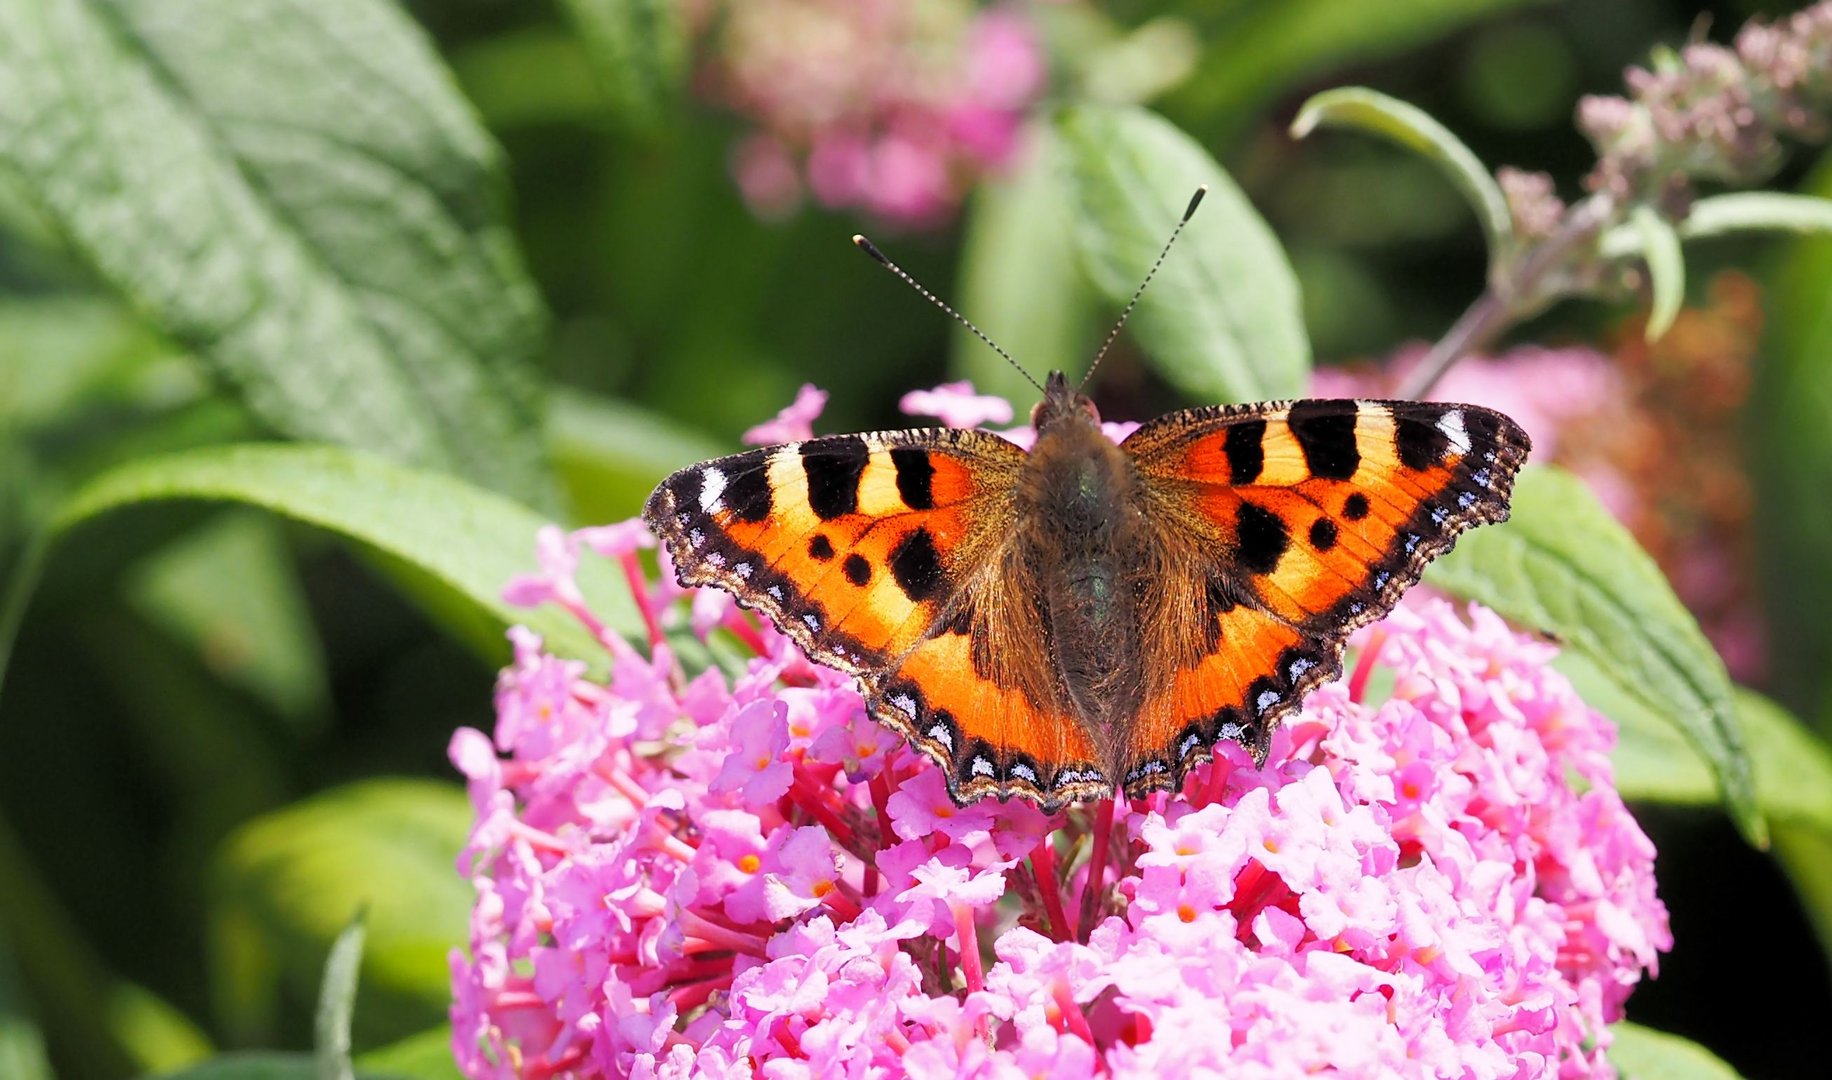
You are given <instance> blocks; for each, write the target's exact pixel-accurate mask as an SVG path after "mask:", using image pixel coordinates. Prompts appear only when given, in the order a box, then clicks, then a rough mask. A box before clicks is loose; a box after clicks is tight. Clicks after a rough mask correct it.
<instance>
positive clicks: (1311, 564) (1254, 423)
mask: <svg viewBox="0 0 1832 1080" xmlns="http://www.w3.org/2000/svg"><path fill="white" fill-rule="evenodd" d="M1528 447H1529V442H1528V439H1527V436H1526V433H1525V432H1524V431H1522V430H1521V429H1520V427H1519V426H1518V425H1516V424H1515V423H1514V422H1513V421H1512V420H1509V419H1508V418H1507V417H1505V416H1502V415H1501V414H1500V413H1496V412H1493V411H1491V410H1488V409H1482V408H1478V407H1475V406H1470V405H1440V404H1433V403H1426V402H1380V401H1300V402H1295V403H1282V402H1275V403H1270V404H1265V405H1252V406H1237V407H1223V408H1211V409H1194V410H1190V411H1187V412H1179V413H1172V414H1170V415H1167V416H1164V417H1161V418H1159V419H1158V420H1155V421H1153V422H1151V423H1149V424H1147V425H1145V426H1144V427H1141V428H1140V429H1139V430H1138V431H1137V432H1135V433H1134V434H1133V435H1132V437H1131V438H1129V439H1127V440H1126V442H1125V444H1124V446H1123V448H1124V449H1125V450H1127V451H1128V452H1129V453H1131V454H1132V455H1133V459H1134V461H1135V463H1136V465H1137V467H1138V469H1139V472H1140V474H1141V475H1142V476H1143V477H1144V478H1145V482H1146V487H1147V490H1148V493H1149V494H1148V497H1149V499H1150V500H1151V501H1150V510H1149V511H1148V513H1150V514H1151V515H1152V516H1153V518H1154V519H1155V520H1157V521H1158V522H1159V527H1160V532H1161V534H1162V536H1163V542H1164V543H1165V545H1166V546H1167V548H1168V549H1169V550H1170V551H1171V552H1172V557H1171V562H1172V564H1173V565H1176V566H1179V567H1180V568H1181V569H1180V570H1179V571H1178V574H1177V576H1179V577H1180V578H1184V579H1187V580H1185V581H1184V582H1183V588H1184V590H1185V591H1187V592H1188V593H1189V594H1190V596H1189V602H1187V603H1174V602H1173V603H1166V604H1165V605H1163V607H1162V610H1163V611H1164V612H1165V613H1166V614H1165V615H1164V617H1163V620H1162V625H1160V626H1158V627H1155V628H1153V627H1147V628H1145V630H1146V636H1147V638H1148V639H1151V638H1152V637H1153V636H1154V635H1155V636H1156V638H1157V639H1159V640H1161V641H1162V642H1163V643H1164V648H1163V649H1161V650H1160V654H1161V655H1168V656H1171V657H1174V658H1175V660H1174V662H1172V663H1169V664H1165V665H1162V667H1163V669H1164V670H1163V671H1162V672H1160V673H1159V674H1158V676H1157V677H1156V678H1155V679H1154V682H1153V688H1154V695H1153V697H1152V698H1151V700H1150V702H1149V703H1148V705H1147V708H1146V709H1145V710H1144V712H1143V714H1142V715H1141V717H1140V720H1139V723H1138V724H1137V725H1136V726H1135V728H1134V730H1133V731H1132V733H1131V735H1132V747H1133V750H1132V760H1131V764H1130V766H1129V769H1128V774H1127V775H1128V781H1127V782H1128V786H1129V787H1134V786H1135V785H1136V786H1137V788H1138V790H1141V791H1142V790H1150V789H1151V788H1153V787H1170V786H1174V784H1175V783H1177V782H1180V781H1181V778H1182V774H1183V772H1184V771H1186V770H1187V768H1188V767H1189V765H1191V764H1193V763H1194V762H1195V761H1197V760H1201V759H1203V758H1206V757H1207V756H1208V755H1207V754H1206V753H1198V751H1197V750H1196V749H1195V745H1196V744H1195V742H1193V741H1192V740H1193V739H1195V740H1206V741H1207V743H1208V744H1211V745H1212V743H1213V742H1214V741H1215V740H1216V739H1231V740H1234V741H1238V742H1241V743H1242V744H1243V745H1245V746H1246V747H1247V748H1248V749H1249V750H1250V751H1252V753H1253V755H1254V757H1255V759H1256V760H1263V759H1264V756H1265V753H1266V747H1267V744H1268V741H1269V738H1270V732H1271V729H1272V726H1273V725H1274V724H1275V723H1276V722H1277V720H1278V719H1279V718H1280V717H1281V716H1282V715H1283V714H1284V713H1286V712H1289V711H1290V710H1291V709H1292V708H1295V707H1296V705H1297V703H1298V702H1299V701H1300V700H1301V699H1302V697H1303V695H1304V694H1305V693H1307V692H1308V691H1309V690H1310V689H1311V688H1313V687H1314V686H1316V685H1318V684H1319V683H1321V682H1323V681H1326V680H1327V679H1329V678H1333V677H1334V676H1335V675H1336V674H1338V673H1339V672H1340V669H1341V656H1342V647H1343V642H1344V641H1345V640H1346V638H1347V637H1348V634H1349V633H1350V632H1351V631H1352V630H1354V629H1355V628H1356V627H1359V626H1361V625H1364V624H1366V623H1368V622H1371V621H1373V620H1375V619H1377V618H1379V617H1380V616H1382V615H1384V614H1386V613H1387V612H1388V611H1390V610H1391V609H1392V607H1393V605H1394V604H1395V603H1397V602H1398V600H1399V597H1400V594H1401V593H1403V592H1404V591H1405V590H1406V588H1408V587H1409V586H1411V585H1412V584H1414V583H1415V582H1417V581H1418V579H1419V577H1420V575H1421V574H1422V573H1423V572H1424V568H1425V565H1426V564H1427V563H1428V562H1429V561H1430V560H1431V559H1433V558H1435V557H1436V556H1438V555H1440V554H1442V553H1443V552H1445V551H1447V550H1449V548H1450V547H1451V545H1452V544H1453V543H1454V542H1455V539H1456V536H1457V534H1458V533H1460V532H1462V531H1463V530H1465V529H1468V528H1470V527H1472V526H1475V525H1479V524H1482V523H1485V522H1495V521H1502V520H1505V519H1506V517H1507V511H1508V495H1509V493H1510V491H1511V489H1512V486H1513V481H1514V475H1515V473H1516V472H1517V471H1518V469H1519V467H1520V465H1521V463H1522V462H1523V461H1524V460H1525V458H1526V453H1527V450H1528ZM1190 611H1195V612H1197V615H1196V616H1195V617H1194V618H1192V617H1191V616H1190V615H1189V614H1188V612H1190ZM1154 762H1155V765H1154V764H1153V763H1154ZM1135 773H1136V774H1138V775H1137V776H1136V777H1135V776H1134V774H1135ZM1157 777H1162V782H1161V783H1158V782H1155V781H1154V778H1157Z"/></svg>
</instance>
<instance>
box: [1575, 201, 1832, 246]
mask: <svg viewBox="0 0 1832 1080" xmlns="http://www.w3.org/2000/svg"><path fill="white" fill-rule="evenodd" d="M1751 232H1779V233H1795V234H1798V235H1801V236H1813V235H1825V234H1832V199H1823V198H1820V197H1819V196H1817V195H1792V194H1789V193H1787V192H1781V191H1737V192H1731V193H1730V194H1728V195H1712V196H1709V197H1707V198H1703V199H1700V200H1699V201H1697V202H1695V203H1693V204H1692V209H1691V211H1690V212H1689V213H1687V214H1686V220H1684V221H1682V222H1680V223H1679V238H1680V239H1681V240H1709V239H1712V238H1714V237H1719V236H1732V235H1735V234H1737V233H1751ZM1644 246H1645V245H1644V243H1643V241H1642V237H1641V232H1640V230H1639V229H1638V228H1637V227H1636V226H1635V225H1633V224H1628V225H1618V226H1616V227H1615V228H1613V229H1611V230H1610V231H1609V232H1607V233H1605V234H1603V239H1602V241H1601V242H1600V243H1599V245H1598V250H1599V251H1601V253H1602V254H1603V255H1605V256H1607V257H1609V258H1622V257H1625V256H1630V255H1639V254H1641V252H1642V250H1643V248H1644Z"/></svg>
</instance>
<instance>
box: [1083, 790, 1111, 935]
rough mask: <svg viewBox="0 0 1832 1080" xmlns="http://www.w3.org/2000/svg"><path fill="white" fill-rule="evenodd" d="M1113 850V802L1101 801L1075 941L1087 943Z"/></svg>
mask: <svg viewBox="0 0 1832 1080" xmlns="http://www.w3.org/2000/svg"><path fill="white" fill-rule="evenodd" d="M1112 848H1113V800H1112V799H1102V800H1101V803H1100V809H1099V810H1097V811H1095V814H1094V850H1092V851H1090V852H1089V853H1088V880H1087V882H1086V883H1085V884H1084V885H1083V886H1082V890H1081V924H1080V926H1079V928H1078V929H1077V932H1076V935H1075V936H1076V939H1077V940H1079V941H1087V940H1088V934H1089V932H1090V931H1092V930H1093V929H1094V920H1095V918H1096V917H1097V915H1096V913H1097V912H1098V911H1099V910H1100V907H1101V904H1100V895H1101V885H1102V884H1103V882H1102V880H1101V879H1102V878H1104V877H1105V876H1106V873H1107V854H1108V852H1109V851H1111V850H1112Z"/></svg>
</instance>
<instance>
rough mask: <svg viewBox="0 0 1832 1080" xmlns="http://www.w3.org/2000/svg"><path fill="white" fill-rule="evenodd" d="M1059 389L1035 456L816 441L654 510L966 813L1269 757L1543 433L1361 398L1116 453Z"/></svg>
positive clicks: (1168, 784) (1439, 407) (692, 558)
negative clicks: (1306, 705) (828, 671)
mask: <svg viewBox="0 0 1832 1080" xmlns="http://www.w3.org/2000/svg"><path fill="white" fill-rule="evenodd" d="M1201 194H1202V193H1201V192H1200V191H1198V192H1197V195H1196V198H1195V199H1192V200H1191V203H1190V210H1189V211H1186V212H1185V214H1184V220H1185V221H1187V220H1188V218H1189V214H1190V213H1191V212H1193V211H1194V209H1195V206H1196V203H1197V202H1199V201H1200V199H1201ZM1179 229H1181V226H1179ZM1175 238H1176V234H1175V233H1173V234H1172V240H1173V241H1174V240H1175ZM855 242H857V243H859V244H860V246H862V247H863V248H865V250H866V251H867V253H868V254H871V255H872V256H873V257H874V258H877V259H878V260H879V261H880V262H883V263H884V264H885V265H886V266H889V267H890V268H891V269H892V270H896V271H897V272H898V273H899V274H900V275H902V271H901V270H898V269H897V267H896V266H895V265H894V264H892V263H890V261H889V260H888V259H885V258H884V257H883V256H882V254H880V253H879V252H877V250H876V249H875V248H873V247H871V245H870V243H869V241H865V240H864V239H863V238H855ZM1165 250H1166V251H1168V250H1169V244H1168V243H1167V244H1166V247H1165ZM1161 261H1162V255H1161V256H1160V262H1161ZM903 276H904V277H905V280H909V279H908V277H907V275H903ZM1149 280H1150V278H1149V276H1148V277H1147V281H1149ZM911 284H914V282H911ZM918 288H919V289H920V286H918ZM1143 288H1144V286H1140V291H1141V292H1142V291H1143ZM924 295H925V296H928V295H929V294H928V293H927V292H926V291H925V292H924ZM930 298H931V299H933V297H932V296H931V297H930ZM1134 299H1135V300H1136V299H1137V297H1136V296H1135V298H1134ZM936 303H938V304H939V303H940V301H936ZM941 306H942V307H943V309H944V310H948V311H949V312H950V314H953V311H952V309H950V308H947V306H946V305H945V304H943V305H941ZM1130 309H1131V308H1130V305H1129V306H1128V310H1129V311H1130ZM955 317H956V318H960V316H958V315H956V316H955ZM961 321H962V322H966V320H965V319H961ZM1123 321H1124V317H1123V316H1122V322H1123ZM968 326H969V327H970V328H972V324H971V323H968ZM1117 330H1118V328H1117V327H1116V328H1115V332H1116V333H1117ZM975 332H976V333H977V332H978V331H977V329H975ZM981 336H982V337H984V335H981ZM1112 340H1113V339H1112V337H1111V336H1109V338H1108V341H1109V342H1111V341H1112ZM988 344H991V342H990V341H988ZM993 348H995V349H998V346H996V345H994V346H993ZM999 351H1000V353H1001V354H1003V353H1004V350H1002V349H1001V350H999ZM1103 351H1104V350H1103ZM1006 358H1007V359H1008V360H1009V359H1010V357H1009V356H1007V357H1006ZM1096 360H1097V362H1098V357H1097V358H1096ZM1042 390H1043V399H1042V401H1041V402H1040V403H1039V404H1038V406H1037V407H1036V410H1035V411H1034V412H1033V414H1032V425H1033V427H1034V428H1035V431H1036V438H1035V441H1034V442H1033V444H1032V446H1031V449H1030V450H1029V451H1028V452H1026V451H1025V450H1023V449H1021V448H1020V447H1019V446H1018V445H1017V444H1016V443H1013V442H1011V441H1008V440H1007V439H1004V438H1002V437H1000V436H998V435H995V434H992V433H990V432H985V431H978V430H967V429H953V428H927V429H917V430H910V431H880V432H871V433H867V434H859V435H834V436H827V437H824V438H812V439H808V440H806V441H803V442H793V443H786V444H783V445H780V446H771V447H765V448H763V449H758V450H752V451H749V452H747V453H742V454H735V455H732V456H730V457H723V458H719V459H717V460H714V461H708V462H704V463H701V464H698V465H694V466H691V467H689V468H685V469H682V470H680V471H679V472H676V473H675V474H674V475H672V476H670V477H668V478H667V479H666V480H664V481H663V482H662V483H661V484H660V486H658V487H657V488H656V489H655V492H654V494H652V495H651V496H650V498H649V501H648V504H647V506H646V507H645V509H644V517H645V518H646V519H647V521H648V522H649V524H650V526H651V527H652V528H653V529H654V530H655V532H656V534H657V535H658V536H659V537H660V538H661V539H662V540H663V542H664V543H665V544H666V545H667V548H668V552H669V554H670V556H671V557H672V559H673V562H674V565H675V569H676V573H677V576H678V577H679V578H680V581H681V583H682V584H684V585H690V586H700V585H712V586H717V587H718V588H721V589H724V590H726V591H728V592H730V593H731V594H732V595H733V596H734V597H736V598H737V601H738V602H739V603H740V604H742V605H744V606H745V607H748V608H751V609H753V610H756V611H759V612H762V613H763V614H765V615H768V616H769V617H770V619H771V620H772V621H774V622H775V624H776V625H777V627H779V628H780V629H781V630H782V632H783V633H785V634H787V635H788V636H789V637H790V638H791V639H793V640H794V641H795V643H796V644H797V645H799V646H800V647H801V648H802V649H803V650H804V651H805V652H806V653H807V654H808V656H809V657H811V658H812V659H814V660H816V661H818V662H820V663H823V664H827V665H830V666H832V667H835V668H838V669H839V670H841V671H844V672H848V673H850V674H852V675H855V676H857V677H858V678H859V680H860V683H861V685H862V689H863V691H864V695H865V700H866V704H867V707H868V708H869V709H870V711H871V714H872V716H873V717H875V718H876V719H877V720H878V721H880V722H881V723H883V724H884V725H886V726H887V727H889V728H890V729H891V730H893V731H895V732H897V733H898V734H899V735H901V736H903V738H905V739H906V740H908V742H909V743H910V745H912V746H913V747H915V748H916V749H917V750H918V751H920V752H921V753H923V754H924V755H926V756H927V757H928V758H930V759H931V760H933V761H934V762H935V763H936V764H937V765H938V766H940V767H941V768H942V769H943V770H944V772H945V775H946V779H947V785H948V791H949V793H950V794H951V795H952V796H953V797H954V800H955V801H956V802H957V803H959V804H961V805H963V806H964V805H966V804H968V803H970V802H973V801H975V800H978V799H980V798H984V797H986V796H996V797H998V798H1000V799H1008V798H1010V797H1011V796H1014V795H1015V796H1019V797H1021V798H1025V799H1029V800H1032V801H1034V802H1036V803H1037V804H1038V805H1039V806H1040V807H1041V808H1042V809H1043V810H1044V811H1045V812H1054V811H1055V810H1057V809H1060V808H1061V807H1062V806H1064V805H1065V804H1068V803H1071V802H1077V801H1082V800H1089V799H1100V798H1107V797H1111V796H1113V795H1114V794H1115V793H1116V792H1122V793H1124V794H1125V795H1126V796H1128V797H1131V798H1138V797H1141V796H1144V795H1146V794H1148V793H1150V792H1153V791H1160V790H1176V789H1179V788H1181V787H1182V785H1183V781H1184V779H1185V777H1186V776H1187V775H1188V774H1189V771H1190V770H1191V769H1192V768H1194V767H1195V766H1196V765H1198V764H1200V763H1201V762H1204V761H1207V760H1209V759H1210V758H1212V757H1213V756H1214V753H1215V748H1216V747H1217V745H1218V744H1221V743H1225V742H1233V743H1237V744H1239V745H1240V746H1241V747H1243V748H1245V750H1246V751H1247V752H1248V753H1249V754H1250V755H1251V756H1252V759H1253V761H1254V762H1255V763H1256V764H1259V765H1263V764H1264V763H1265V760H1266V756H1267V753H1268V750H1269V747H1270V743H1271V738H1272V732H1273V730H1274V728H1275V727H1276V725H1277V724H1278V723H1279V721H1280V720H1281V719H1282V718H1283V717H1284V716H1286V715H1287V714H1289V713H1290V712H1292V711H1293V710H1295V709H1296V708H1297V707H1298V706H1299V704H1300V703H1301V702H1302V700H1303V698H1304V696H1305V695H1306V694H1307V693H1309V692H1310V691H1311V690H1313V689H1315V688H1316V687H1317V686H1320V685H1322V684H1323V683H1325V682H1327V681H1329V680H1331V679H1333V678H1335V677H1336V676H1337V675H1339V674H1340V673H1341V670H1342V654H1343V648H1344V644H1345V642H1346V641H1347V639H1348V636H1349V634H1350V633H1351V632H1352V631H1353V630H1355V629H1356V628H1357V627H1360V626H1362V625H1365V624H1366V623H1369V622H1372V621H1374V620H1375V619H1378V618H1380V617H1381V616H1383V615H1385V614H1386V613H1387V612H1388V611H1390V610H1392V608H1393V605H1394V604H1395V603H1397V602H1398V600H1399V597H1400V594H1401V593H1403V592H1404V591H1405V590H1406V589H1407V588H1409V587H1410V586H1411V585H1413V584H1414V583H1416V582H1417V581H1418V580H1419V577H1420V575H1421V574H1422V573H1423V572H1424V569H1425V565H1426V563H1428V562H1430V561H1431V560H1432V559H1433V558H1435V557H1436V556H1438V555H1440V554H1442V553H1444V552H1445V551H1448V550H1449V549H1450V547H1451V545H1452V544H1453V543H1454V542H1455V539H1456V536H1457V534H1458V533H1460V532H1462V531H1464V530H1465V529H1468V528H1471V527H1473V526H1476V525H1480V524H1483V523H1487V522H1499V521H1503V520H1505V519H1506V518H1507V516H1508V497H1509V494H1510V492H1511V490H1512V487H1513V482H1514V476H1515V473H1516V472H1517V471H1518V470H1519V468H1520V466H1521V464H1522V463H1523V462H1524V461H1525V459H1526V455H1527V452H1528V450H1529V448H1530V443H1529V440H1528V438H1527V435H1526V433H1525V432H1524V431H1523V430H1521V428H1520V426H1519V425H1517V424H1516V423H1514V421H1512V420H1510V419H1508V418H1507V417H1506V416H1504V415H1502V414H1501V413H1498V412H1494V411H1492V410H1489V409H1485V408H1480V407H1478V406H1474V405H1450V404H1438V403H1425V402H1414V401H1348V400H1341V401H1336V400H1309V401H1280V402H1268V403H1265V404H1257V405H1233V406H1218V407H1210V408H1198V409H1190V410H1186V411H1182V412H1173V413H1169V414H1167V415H1165V416H1161V417H1159V418H1158V419H1156V420H1153V421H1151V422H1149V423H1147V424H1144V425H1143V426H1141V427H1139V428H1138V429H1137V430H1136V431H1134V432H1133V433H1132V434H1131V435H1130V436H1128V437H1127V438H1126V439H1125V440H1124V441H1123V442H1120V443H1117V444H1116V443H1115V442H1113V441H1112V440H1110V439H1109V438H1107V436H1106V435H1105V434H1103V432H1102V430H1101V428H1100V425H1099V417H1098V413H1097V412H1096V410H1095V407H1094V404H1093V402H1092V401H1091V400H1090V399H1089V398H1087V397H1086V396H1084V395H1083V394H1082V393H1081V392H1080V391H1079V390H1078V389H1075V388H1072V387H1071V386H1070V385H1069V382H1068V380H1067V378H1066V377H1065V376H1064V375H1063V374H1062V373H1061V372H1056V373H1053V374H1051V375H1050V376H1049V378H1048V379H1047V381H1046V384H1045V385H1044V386H1043V387H1042Z"/></svg>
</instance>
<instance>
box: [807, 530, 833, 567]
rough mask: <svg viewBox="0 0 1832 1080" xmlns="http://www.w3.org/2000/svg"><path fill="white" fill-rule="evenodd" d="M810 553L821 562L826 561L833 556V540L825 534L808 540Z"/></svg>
mask: <svg viewBox="0 0 1832 1080" xmlns="http://www.w3.org/2000/svg"><path fill="white" fill-rule="evenodd" d="M808 554H809V555H810V556H812V557H814V558H816V559H819V560H820V561H821V562H826V561H827V560H828V559H831V558H833V541H831V540H829V539H827V538H826V537H825V536H821V535H816V536H815V538H814V539H812V540H810V541H808Z"/></svg>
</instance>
